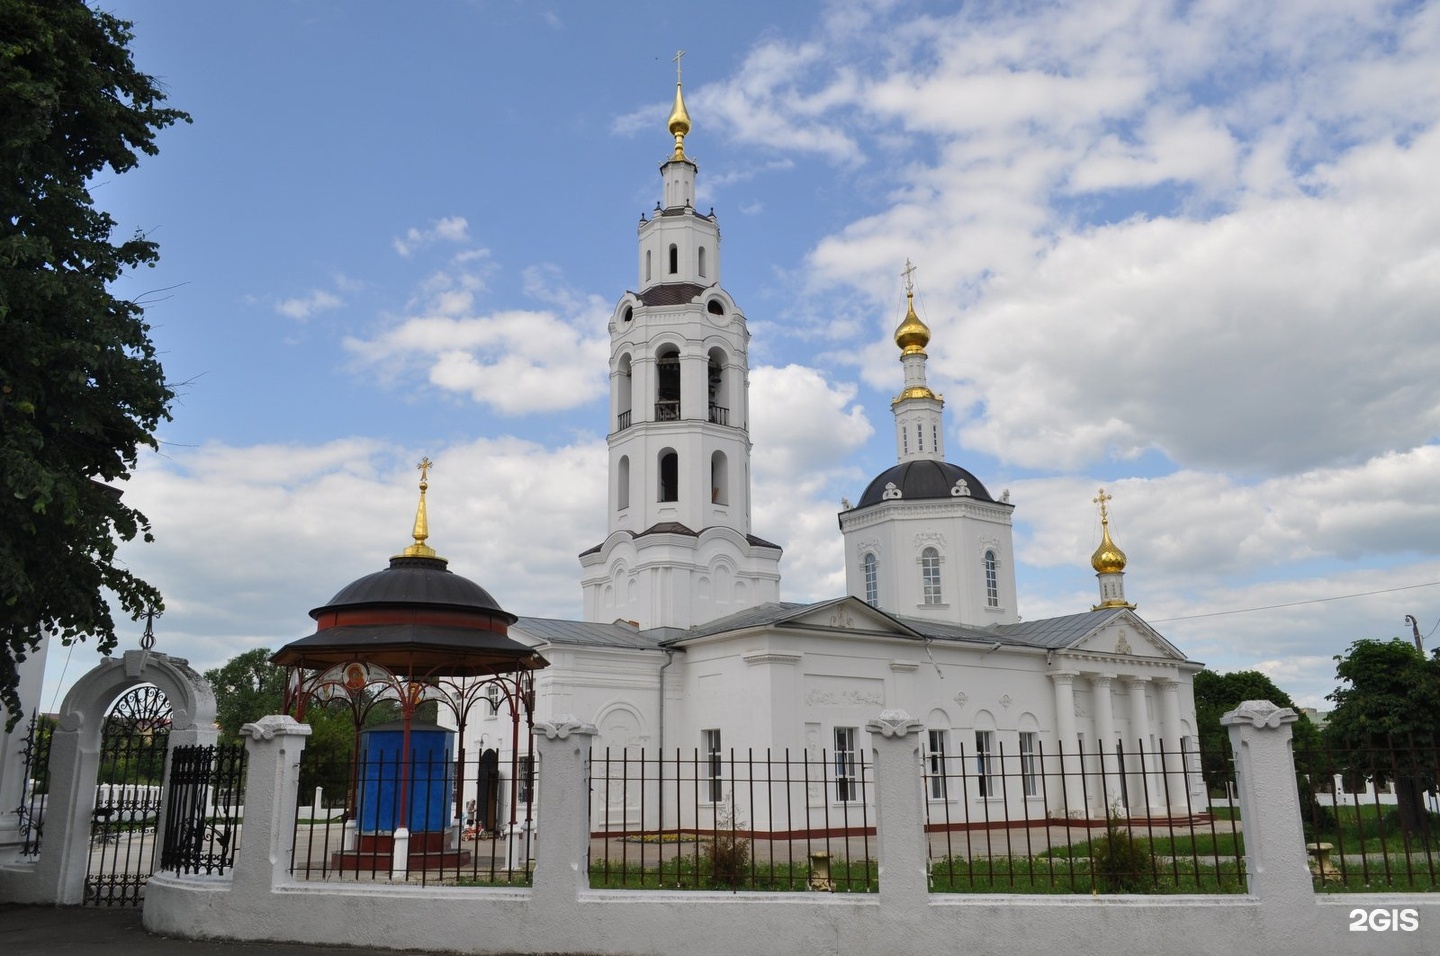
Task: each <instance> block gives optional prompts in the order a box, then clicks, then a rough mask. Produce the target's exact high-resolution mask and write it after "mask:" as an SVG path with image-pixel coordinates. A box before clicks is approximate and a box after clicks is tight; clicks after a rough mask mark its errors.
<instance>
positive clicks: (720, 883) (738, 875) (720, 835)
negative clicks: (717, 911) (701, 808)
mask: <svg viewBox="0 0 1440 956" xmlns="http://www.w3.org/2000/svg"><path fill="white" fill-rule="evenodd" d="M738 827H739V824H738V823H737V822H736V820H735V813H734V810H732V809H731V807H730V806H729V804H726V805H725V806H724V807H723V808H720V809H718V810H717V812H716V814H715V834H714V836H713V837H711V838H710V839H708V840H705V841H703V842H702V843H701V847H700V856H701V858H702V859H701V868H702V870H703V871H704V874H705V881H706V882H707V883H708V884H709V885H710V886H711V887H726V888H729V889H736V888H738V887H739V886H740V885H741V884H742V883H744V882H745V881H746V880H748V879H749V878H750V841H749V840H748V839H744V838H742V837H739V836H737V835H736V832H735V831H736V829H737V828H738Z"/></svg>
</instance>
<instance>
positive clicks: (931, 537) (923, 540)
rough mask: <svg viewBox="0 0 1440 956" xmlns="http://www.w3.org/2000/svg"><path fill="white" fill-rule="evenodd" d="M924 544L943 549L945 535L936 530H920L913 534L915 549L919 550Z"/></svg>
mask: <svg viewBox="0 0 1440 956" xmlns="http://www.w3.org/2000/svg"><path fill="white" fill-rule="evenodd" d="M926 545H933V546H934V547H936V548H939V549H940V550H942V551H943V550H944V549H945V536H944V535H943V534H941V533H940V532H938V531H921V532H920V533H919V534H917V535H915V550H917V551H919V550H920V549H921V548H923V547H925V546H926Z"/></svg>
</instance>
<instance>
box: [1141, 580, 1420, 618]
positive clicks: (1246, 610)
mask: <svg viewBox="0 0 1440 956" xmlns="http://www.w3.org/2000/svg"><path fill="white" fill-rule="evenodd" d="M1437 585H1440V581H1431V582H1429V583H1428V584H1407V585H1404V586H1403V587H1398V588H1381V589H1380V590H1378V591H1360V592H1357V593H1355V594H1337V595H1335V596H1334V597H1322V598H1311V599H1310V600H1308V601H1287V602H1286V603H1284V604H1266V605H1264V606H1262V607H1239V608H1235V609H1234V610H1230V611H1206V612H1205V613H1204V614H1187V615H1186V616H1184V617H1166V618H1161V619H1160V620H1157V621H1151V622H1150V623H1152V624H1170V623H1173V622H1175V621H1194V620H1196V619H1198V618H1202V617H1220V616H1221V615H1224V614H1249V613H1250V612H1252V611H1273V610H1275V609H1276V608H1282V607H1300V606H1301V605H1303V604H1324V603H1325V602H1326V601H1346V600H1349V599H1350V598H1358V597H1370V596H1371V595H1374V594H1393V593H1395V592H1396V591H1414V590H1415V589H1417V588H1433V587H1436V586H1437Z"/></svg>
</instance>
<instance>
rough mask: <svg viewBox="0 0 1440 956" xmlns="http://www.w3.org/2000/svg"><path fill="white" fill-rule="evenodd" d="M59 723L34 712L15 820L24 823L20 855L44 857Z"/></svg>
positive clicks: (24, 747)
mask: <svg viewBox="0 0 1440 956" xmlns="http://www.w3.org/2000/svg"><path fill="white" fill-rule="evenodd" d="M54 731H55V722H54V721H53V720H52V719H51V718H49V717H42V716H41V715H40V713H39V712H38V711H37V712H34V713H31V715H30V726H29V727H28V728H27V729H26V731H25V743H24V744H22V745H21V747H20V757H21V761H22V765H23V767H24V771H23V777H22V779H23V780H24V781H25V783H24V786H23V788H22V789H21V791H20V805H19V806H18V807H16V808H15V816H16V818H17V819H18V820H19V821H20V855H21V856H22V857H24V858H27V859H29V858H33V857H35V856H38V855H39V854H40V837H41V834H42V833H43V831H44V829H45V804H46V801H47V800H48V799H49V797H50V741H51V739H52V738H53V736H54Z"/></svg>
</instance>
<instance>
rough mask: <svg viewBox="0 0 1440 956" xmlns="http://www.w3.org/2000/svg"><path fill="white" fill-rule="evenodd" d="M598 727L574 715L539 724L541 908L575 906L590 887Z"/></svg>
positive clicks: (535, 886)
mask: <svg viewBox="0 0 1440 956" xmlns="http://www.w3.org/2000/svg"><path fill="white" fill-rule="evenodd" d="M597 733H599V731H597V730H596V729H595V725H594V724H586V723H582V722H581V721H580V720H578V719H577V718H575V717H574V716H572V715H570V714H565V715H563V716H560V717H556V718H554V719H553V720H544V721H539V722H537V723H536V724H535V747H536V750H537V751H538V752H539V756H540V766H539V770H540V773H542V774H543V775H544V779H543V781H540V782H541V783H542V784H543V785H542V786H540V788H539V793H538V794H537V795H538V796H539V798H540V806H539V814H538V816H539V818H540V820H541V821H542V823H543V825H544V827H545V832H544V838H543V839H540V840H536V841H535V843H534V847H535V875H534V880H533V882H532V887H531V891H532V893H533V894H534V900H535V903H536V904H537V905H550V906H556V905H562V906H563V905H565V904H566V903H569V904H573V903H575V902H576V900H577V899H578V898H579V894H580V893H581V892H582V891H583V890H587V889H589V888H590V873H589V870H588V869H587V868H586V865H585V860H586V858H587V856H588V853H589V849H590V738H592V737H593V736H595V734H597Z"/></svg>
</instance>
